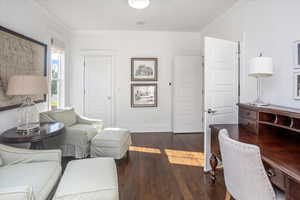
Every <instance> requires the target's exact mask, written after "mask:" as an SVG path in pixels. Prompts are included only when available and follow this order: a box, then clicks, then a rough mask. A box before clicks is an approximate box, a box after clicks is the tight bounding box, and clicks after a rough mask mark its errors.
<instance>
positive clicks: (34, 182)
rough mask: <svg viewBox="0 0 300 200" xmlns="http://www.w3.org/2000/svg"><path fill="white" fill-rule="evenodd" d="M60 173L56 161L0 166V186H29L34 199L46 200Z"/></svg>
mask: <svg viewBox="0 0 300 200" xmlns="http://www.w3.org/2000/svg"><path fill="white" fill-rule="evenodd" d="M60 175H61V166H60V163H58V162H38V163H23V164H16V165H7V166H3V167H0V177H1V178H0V188H10V187H16V186H31V187H32V189H33V194H34V196H35V200H46V199H47V198H48V195H49V194H50V193H51V191H52V190H53V188H54V187H55V185H56V184H57V181H58V179H59V177H60Z"/></svg>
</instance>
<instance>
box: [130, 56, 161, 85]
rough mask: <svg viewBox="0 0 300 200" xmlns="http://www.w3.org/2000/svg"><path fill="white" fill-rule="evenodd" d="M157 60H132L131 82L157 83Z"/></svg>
mask: <svg viewBox="0 0 300 200" xmlns="http://www.w3.org/2000/svg"><path fill="white" fill-rule="evenodd" d="M157 66H158V61H157V58H131V81H157Z"/></svg>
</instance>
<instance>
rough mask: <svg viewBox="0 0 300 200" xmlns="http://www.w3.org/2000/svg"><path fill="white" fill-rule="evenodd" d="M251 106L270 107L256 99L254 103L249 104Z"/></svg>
mask: <svg viewBox="0 0 300 200" xmlns="http://www.w3.org/2000/svg"><path fill="white" fill-rule="evenodd" d="M251 104H252V105H255V106H269V105H270V104H269V103H265V102H263V101H262V100H260V99H256V100H255V101H254V102H251Z"/></svg>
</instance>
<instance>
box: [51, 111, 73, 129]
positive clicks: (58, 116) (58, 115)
mask: <svg viewBox="0 0 300 200" xmlns="http://www.w3.org/2000/svg"><path fill="white" fill-rule="evenodd" d="M47 115H49V116H50V117H51V118H52V119H54V120H55V121H57V122H61V123H64V125H65V126H66V127H69V126H72V125H73V124H76V121H77V118H76V113H75V111H74V108H69V109H63V110H55V111H51V112H47Z"/></svg>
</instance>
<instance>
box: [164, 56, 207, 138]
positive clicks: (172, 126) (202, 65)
mask: <svg viewBox="0 0 300 200" xmlns="http://www.w3.org/2000/svg"><path fill="white" fill-rule="evenodd" d="M180 56H182V57H184V56H186V57H188V56H195V57H196V56H197V57H200V59H201V72H202V91H201V93H202V94H201V95H202V105H201V108H202V111H204V93H203V91H204V64H203V62H204V56H203V54H202V52H195V53H190V54H185V53H183V54H174V55H173V56H172V67H171V82H170V83H169V85H170V86H171V98H172V99H171V128H172V133H173V134H178V133H175V132H174V121H175V120H174V114H175V111H174V110H175V98H174V97H175V85H176V84H175V57H180ZM203 117H204V116H203V112H202V119H201V120H202V121H201V123H202V127H203V129H202V132H199V133H204V126H203V125H204V121H203V119H204V118H203ZM180 134H193V133H191V132H185V133H180Z"/></svg>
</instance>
